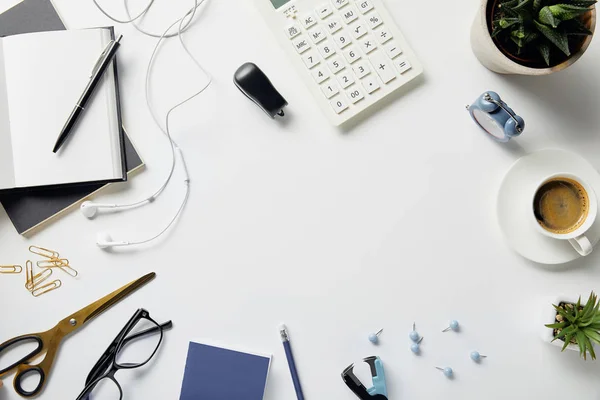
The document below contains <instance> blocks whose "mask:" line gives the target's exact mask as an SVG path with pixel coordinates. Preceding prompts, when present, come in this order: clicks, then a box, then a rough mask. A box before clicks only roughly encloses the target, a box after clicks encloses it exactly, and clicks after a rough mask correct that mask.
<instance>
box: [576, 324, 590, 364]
mask: <svg viewBox="0 0 600 400" xmlns="http://www.w3.org/2000/svg"><path fill="white" fill-rule="evenodd" d="M575 336H576V337H577V345H578V346H579V354H580V355H581V356H582V357H583V359H584V360H587V345H586V342H585V335H584V333H583V332H582V331H577V334H576V335H575Z"/></svg>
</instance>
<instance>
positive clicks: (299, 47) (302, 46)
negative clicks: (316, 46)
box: [292, 36, 310, 54]
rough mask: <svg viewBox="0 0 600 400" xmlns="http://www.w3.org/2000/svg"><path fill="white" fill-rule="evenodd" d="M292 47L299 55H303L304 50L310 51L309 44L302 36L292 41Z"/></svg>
mask: <svg viewBox="0 0 600 400" xmlns="http://www.w3.org/2000/svg"><path fill="white" fill-rule="evenodd" d="M292 43H294V47H295V48H296V51H297V52H298V53H299V54H302V53H304V52H305V51H306V50H308V49H310V44H308V40H306V38H305V37H304V36H300V37H299V38H298V39H296V40H294V41H293V42H292Z"/></svg>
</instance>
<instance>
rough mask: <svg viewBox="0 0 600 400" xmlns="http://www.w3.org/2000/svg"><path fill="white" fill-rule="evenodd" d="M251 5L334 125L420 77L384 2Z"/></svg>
mask: <svg viewBox="0 0 600 400" xmlns="http://www.w3.org/2000/svg"><path fill="white" fill-rule="evenodd" d="M254 2H255V4H256V6H257V8H258V10H259V11H260V13H261V14H262V15H263V17H264V19H265V21H266V22H267V24H268V25H269V27H270V28H271V31H272V33H273V35H274V36H275V37H276V39H277V41H279V43H280V45H281V46H282V47H283V48H284V50H285V51H286V53H287V54H288V57H289V58H290V59H291V60H292V62H293V64H294V65H295V66H296V69H297V70H298V73H299V75H300V77H301V78H302V80H303V81H304V82H305V84H306V85H307V86H308V88H309V90H310V91H311V93H312V95H313V97H314V99H315V101H316V103H317V104H318V105H319V107H320V108H321V109H322V110H323V112H324V113H325V114H326V115H327V117H328V118H329V119H330V121H331V122H332V123H333V124H334V125H341V124H342V123H344V122H346V121H348V120H350V119H351V118H353V117H354V116H356V115H357V114H359V113H361V112H362V111H365V110H367V109H369V108H370V107H373V106H374V105H375V104H376V103H378V102H379V101H380V100H382V99H383V98H384V97H386V96H388V95H390V94H391V93H393V92H395V91H396V90H398V89H400V88H401V87H402V86H404V85H405V84H407V83H408V82H409V81H411V80H412V79H414V78H416V77H418V76H419V75H421V74H422V73H423V67H422V66H421V63H420V62H419V60H418V59H417V57H416V55H415V53H414V52H413V50H412V49H411V47H410V46H409V44H408V42H407V41H406V40H405V39H404V36H403V35H402V32H401V31H400V29H399V28H398V26H397V25H396V24H395V23H394V21H393V20H392V17H391V15H390V14H389V12H388V11H387V10H386V8H385V6H384V4H383V0H254Z"/></svg>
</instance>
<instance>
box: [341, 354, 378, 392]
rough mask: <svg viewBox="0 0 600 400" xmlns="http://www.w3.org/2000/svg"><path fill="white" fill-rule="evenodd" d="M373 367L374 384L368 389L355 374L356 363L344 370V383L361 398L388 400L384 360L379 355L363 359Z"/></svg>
mask: <svg viewBox="0 0 600 400" xmlns="http://www.w3.org/2000/svg"><path fill="white" fill-rule="evenodd" d="M363 361H364V362H366V363H367V364H369V367H370V368H371V377H372V379H373V386H372V387H370V388H369V389H367V388H366V387H365V385H363V384H362V382H361V381H360V380H359V379H358V378H357V377H356V375H354V371H353V370H354V364H352V365H350V366H349V367H348V368H346V369H345V370H344V372H342V379H343V380H344V383H346V385H347V386H348V387H349V388H350V390H352V392H354V394H355V395H357V396H358V398H359V399H361V400H388V397H387V386H386V384H385V373H384V372H383V362H382V361H381V359H380V358H379V357H367V358H365V359H364V360H363Z"/></svg>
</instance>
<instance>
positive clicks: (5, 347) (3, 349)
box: [0, 334, 44, 376]
mask: <svg viewBox="0 0 600 400" xmlns="http://www.w3.org/2000/svg"><path fill="white" fill-rule="evenodd" d="M30 342H35V343H37V347H36V348H35V349H33V350H32V351H31V352H29V353H28V354H26V355H25V356H24V357H22V358H21V359H20V360H18V361H15V362H14V363H12V364H10V365H9V366H8V367H5V368H3V369H1V370H0V376H2V375H4V374H5V373H7V372H9V371H11V370H13V369H15V368H16V367H17V366H19V365H21V364H25V363H27V361H29V360H31V359H32V358H33V357H35V356H36V355H38V354H40V353H41V352H42V349H43V347H44V341H43V340H42V338H41V337H40V336H39V335H36V334H33V335H22V336H17V337H16V338H13V339H10V340H7V341H6V342H4V343H2V344H0V356H2V355H3V354H5V353H7V352H9V351H11V350H12V349H13V348H16V347H18V346H21V345H23V344H26V343H30Z"/></svg>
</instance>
